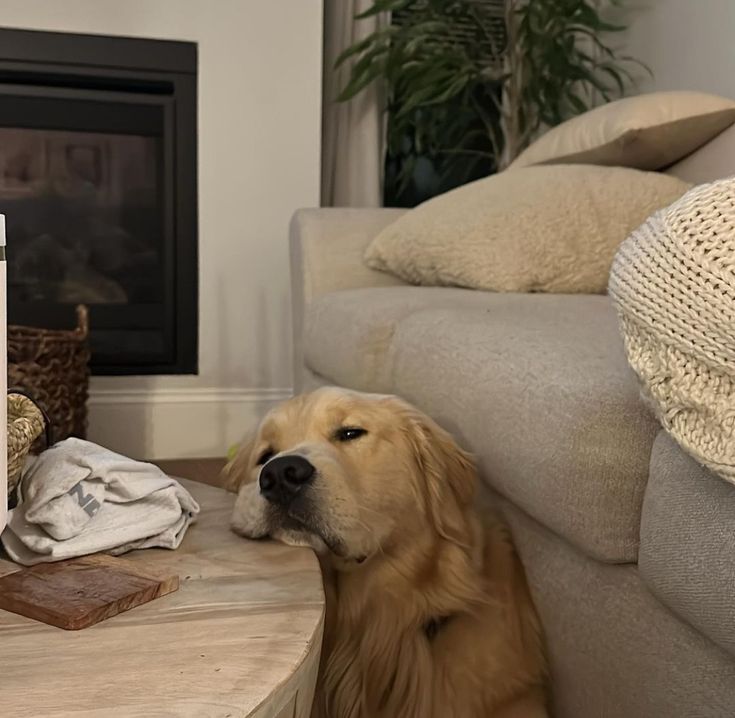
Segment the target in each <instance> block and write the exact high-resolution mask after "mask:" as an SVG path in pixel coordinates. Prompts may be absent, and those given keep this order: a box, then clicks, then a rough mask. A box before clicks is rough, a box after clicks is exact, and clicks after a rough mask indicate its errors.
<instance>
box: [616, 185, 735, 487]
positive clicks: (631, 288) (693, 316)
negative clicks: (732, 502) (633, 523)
mask: <svg viewBox="0 0 735 718" xmlns="http://www.w3.org/2000/svg"><path fill="white" fill-rule="evenodd" d="M609 291H610V294H611V296H612V297H613V299H614V301H615V303H616V305H617V309H618V314H619V317H620V322H621V328H622V332H623V337H624V340H625V347H626V351H627V355H628V360H629V361H630V364H631V366H632V367H633V369H634V370H635V371H636V373H637V374H638V376H639V377H640V379H641V382H642V385H643V393H644V396H646V398H648V399H649V401H650V403H651V404H652V406H653V408H654V410H655V412H656V415H657V416H658V418H659V420H660V421H661V423H662V425H663V426H664V428H665V429H666V430H667V431H668V432H669V433H670V434H671V435H672V436H673V437H674V438H675V439H676V440H677V441H678V442H679V444H680V445H681V446H682V447H683V448H684V449H685V450H686V451H687V452H688V453H690V454H691V455H692V456H694V458H695V459H697V460H698V461H700V462H701V463H703V464H704V465H705V466H707V467H708V468H710V469H711V470H712V471H714V472H715V473H717V474H719V475H720V476H722V477H723V478H724V479H727V480H728V481H731V482H733V483H735V178H729V179H725V180H719V181H717V182H712V183H710V184H705V185H700V186H698V187H695V188H694V189H692V190H690V191H689V192H687V193H686V194H685V195H684V196H683V197H681V199H679V200H677V201H676V202H674V203H673V204H672V205H671V206H669V207H667V208H665V209H662V210H659V211H658V212H656V213H655V214H654V215H652V216H651V217H650V218H649V219H648V220H647V221H646V222H645V223H644V224H643V225H642V226H641V227H639V228H638V229H637V230H635V231H634V232H633V234H632V235H631V236H630V237H629V238H628V239H627V240H626V241H625V242H624V243H623V244H622V245H621V247H620V249H619V251H618V253H617V255H616V257H615V260H614V262H613V265H612V270H611V273H610V286H609Z"/></svg>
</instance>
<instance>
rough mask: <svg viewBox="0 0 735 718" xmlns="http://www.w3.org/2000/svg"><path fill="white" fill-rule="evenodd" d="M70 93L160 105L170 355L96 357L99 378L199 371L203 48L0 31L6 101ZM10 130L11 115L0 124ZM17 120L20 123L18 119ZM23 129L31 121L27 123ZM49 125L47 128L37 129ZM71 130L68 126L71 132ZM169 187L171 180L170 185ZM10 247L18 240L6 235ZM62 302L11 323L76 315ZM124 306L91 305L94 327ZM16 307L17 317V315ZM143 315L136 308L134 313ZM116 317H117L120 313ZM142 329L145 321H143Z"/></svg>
mask: <svg viewBox="0 0 735 718" xmlns="http://www.w3.org/2000/svg"><path fill="white" fill-rule="evenodd" d="M19 93H20V94H21V95H23V96H24V97H31V98H32V97H44V98H49V97H56V98H63V97H64V96H65V93H67V95H66V96H67V97H72V96H73V97H74V98H76V99H77V100H78V99H79V98H82V99H83V98H84V97H85V96H86V95H87V94H89V97H90V98H91V97H94V98H95V99H98V100H100V99H101V100H104V99H105V97H108V98H110V99H111V100H114V101H115V102H116V103H120V102H123V103H124V102H126V101H133V100H134V101H135V102H136V103H137V104H140V103H143V104H145V103H146V102H151V103H154V104H158V105H163V106H164V117H165V120H164V122H165V123H166V128H167V130H170V132H166V133H165V134H164V142H165V147H164V158H165V159H164V168H163V170H164V173H165V176H166V177H170V178H173V181H172V182H171V183H170V184H169V185H168V190H167V191H166V193H165V194H164V221H163V253H164V257H165V258H167V259H170V261H166V262H164V267H165V274H164V294H165V295H166V296H167V297H168V298H169V299H170V300H172V301H168V302H166V303H165V306H166V308H167V311H166V315H165V326H166V331H167V332H169V333H170V334H169V335H167V339H168V341H167V347H168V351H167V352H166V353H165V356H163V355H162V356H160V357H157V358H156V359H155V360H151V359H150V358H144V357H138V358H137V359H136V357H135V356H132V357H130V356H129V357H125V358H124V361H121V359H122V357H119V358H116V357H115V356H111V355H110V356H95V353H94V351H93V355H92V373H93V374H98V375H133V374H134V375H144V374H196V373H197V372H198V251H197V234H198V232H197V46H196V44H195V43H191V42H179V41H170V40H149V39H140V38H127V37H112V36H101V35H81V34H72V33H57V32H38V31H31V30H15V29H5V28H0V102H2V99H3V96H4V95H5V96H8V95H13V96H18V94H19ZM0 124H1V125H2V126H9V123H8V121H7V120H5V121H4V122H0ZM12 126H18V125H17V124H16V125H12ZM22 126H25V127H32V126H34V125H33V124H29V123H28V122H27V121H24V122H23V125H22ZM36 126H44V127H48V124H43V125H40V124H39V125H36ZM69 129H71V128H69ZM165 186H166V185H165ZM8 240H9V244H12V237H11V236H9V238H8ZM126 308H127V309H128V310H129V312H131V314H130V316H132V317H133V319H132V321H134V322H139V323H141V324H142V325H144V324H145V322H146V310H145V305H140V306H138V307H135V306H131V305H126ZM66 309H67V308H65V307H63V306H61V305H57V307H52V306H51V305H44V306H43V307H38V306H35V305H32V304H26V305H22V307H21V308H20V309H19V310H17V312H15V310H14V309H13V308H12V307H10V306H9V312H10V314H9V320H10V321H11V322H12V321H13V320H14V319H15V320H16V321H19V322H20V321H22V323H26V324H40V325H45V326H63V325H65V324H66V325H67V326H68V324H69V319H70V317H72V316H73V311H72V309H71V308H69V311H67V310H66ZM116 311H118V309H117V308H116V307H115V306H114V305H109V306H108V305H102V304H100V305H94V306H93V307H91V308H90V324H91V328H92V331H94V327H95V326H98V327H100V328H103V327H104V326H105V325H106V324H109V323H110V321H111V317H112V316H113V315H114V313H115V312H116ZM14 312H15V313H16V316H17V314H20V315H21V317H20V318H19V319H18V318H16V316H14ZM136 312H137V314H136ZM115 316H116V315H115ZM139 328H142V327H139Z"/></svg>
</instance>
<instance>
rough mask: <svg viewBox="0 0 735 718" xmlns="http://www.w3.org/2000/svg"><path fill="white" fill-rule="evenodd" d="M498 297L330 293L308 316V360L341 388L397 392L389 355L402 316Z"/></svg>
mask: <svg viewBox="0 0 735 718" xmlns="http://www.w3.org/2000/svg"><path fill="white" fill-rule="evenodd" d="M494 297H496V295H493V294H489V293H487V292H475V291H473V290H470V289H450V288H441V287H406V286H403V287H389V288H380V289H376V288H371V289H353V290H345V291H340V292H332V293H330V294H326V295H324V296H322V297H320V298H318V299H317V300H316V301H314V302H313V303H312V304H311V306H310V307H309V309H308V311H307V314H306V317H305V318H304V363H305V364H306V366H307V368H309V369H311V370H312V371H313V372H315V373H316V374H319V375H321V376H323V377H325V378H327V379H329V380H330V381H331V382H333V383H335V384H339V385H341V386H347V387H350V388H352V389H359V390H362V391H374V392H384V393H389V392H392V391H393V390H394V389H393V385H392V381H391V375H390V361H389V357H388V354H389V350H390V348H391V346H392V343H393V335H394V333H395V330H396V327H397V326H398V324H399V323H400V322H401V321H402V320H403V319H405V318H406V317H407V316H409V315H411V314H413V313H415V312H419V311H422V310H427V309H441V308H452V307H454V308H457V309H464V308H466V309H472V308H479V309H484V308H486V307H488V306H489V305H490V304H491V300H492V299H493V298H494Z"/></svg>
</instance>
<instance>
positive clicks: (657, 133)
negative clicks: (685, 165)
mask: <svg viewBox="0 0 735 718" xmlns="http://www.w3.org/2000/svg"><path fill="white" fill-rule="evenodd" d="M734 122H735V102H734V101H733V100H728V99H726V98H724V97H718V96H717V95H708V94H705V93H703V92H653V93H650V94H646V95H638V96H637V97H627V98H625V99H622V100H617V101H615V102H610V103H609V104H607V105H602V106H601V107H597V108H595V109H594V110H590V111H589V112H585V113H584V114H583V115H579V116H577V117H574V118H572V119H571V120H567V121H566V122H563V123H562V124H561V125H558V126H557V127H554V128H552V129H550V130H549V131H548V132H547V133H546V134H544V135H543V136H542V137H540V138H539V139H538V140H536V142H534V143H533V144H532V145H531V146H530V147H528V148H527V149H526V150H525V151H524V152H522V153H521V155H520V156H519V157H518V158H517V159H516V160H515V162H513V163H511V165H510V167H509V168H508V169H518V168H520V167H528V166H529V165H539V164H551V163H553V164H569V163H577V164H592V165H617V166H620V167H634V168H636V169H640V170H658V169H661V168H663V167H666V166H668V165H670V164H673V163H674V162H676V161H677V160H680V159H681V158H682V157H685V156H686V155H688V154H690V153H691V152H694V150H696V149H697V148H699V147H701V146H702V145H703V144H705V143H706V142H709V140H711V139H712V138H713V137H715V136H716V135H718V134H719V133H720V132H722V131H723V130H725V129H727V128H728V127H729V126H730V125H732V124H733V123H734Z"/></svg>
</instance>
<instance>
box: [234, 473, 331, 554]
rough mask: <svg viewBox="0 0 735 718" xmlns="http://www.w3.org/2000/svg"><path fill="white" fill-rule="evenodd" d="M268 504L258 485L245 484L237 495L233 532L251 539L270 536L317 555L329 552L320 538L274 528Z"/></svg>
mask: <svg viewBox="0 0 735 718" xmlns="http://www.w3.org/2000/svg"><path fill="white" fill-rule="evenodd" d="M266 507H267V502H266V500H265V499H264V498H263V497H262V496H261V495H260V490H259V489H258V484H257V483H256V482H252V483H249V484H244V485H243V486H242V487H241V488H240V491H239V492H238V494H237V499H236V500H235V507H234V509H233V510H232V518H231V520H230V527H231V528H232V530H233V531H234V532H235V533H237V534H240V535H241V536H245V538H249V539H262V538H266V537H267V536H270V537H271V538H274V539H276V540H277V541H282V542H283V543H285V544H287V545H288V546H306V547H308V548H313V549H314V550H315V551H316V552H317V553H323V552H326V551H327V546H326V544H325V543H324V541H322V540H321V539H320V538H319V537H318V536H315V535H313V534H309V533H306V532H304V531H291V530H288V529H279V528H272V527H270V526H269V525H268V521H267V514H268V512H267V510H266Z"/></svg>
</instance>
